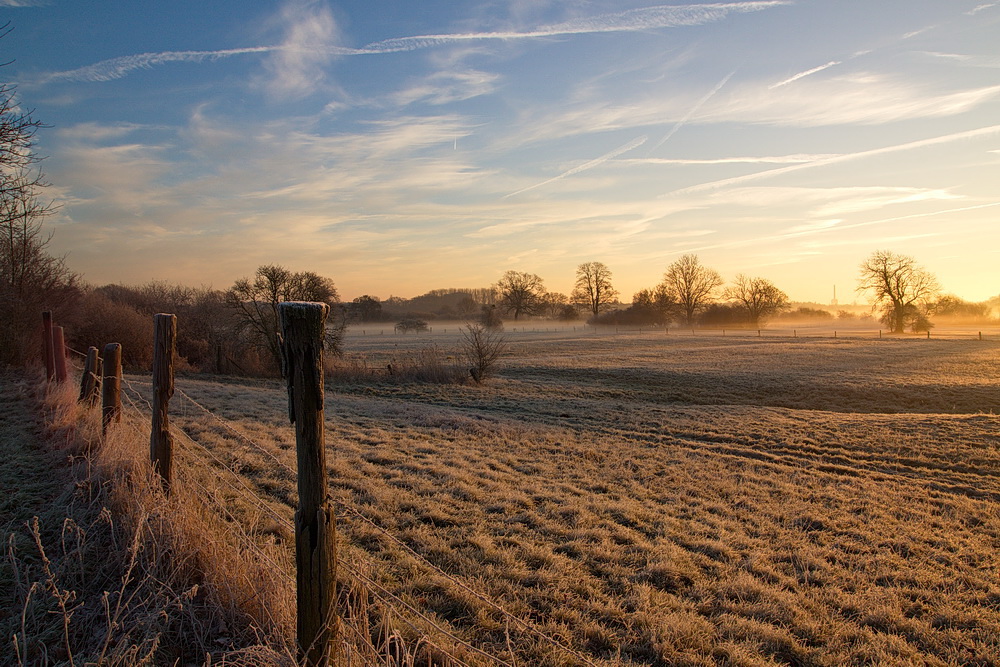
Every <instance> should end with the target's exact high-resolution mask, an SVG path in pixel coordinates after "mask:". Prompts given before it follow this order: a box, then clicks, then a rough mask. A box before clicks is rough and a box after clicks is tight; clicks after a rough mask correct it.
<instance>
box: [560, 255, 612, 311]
mask: <svg viewBox="0 0 1000 667" xmlns="http://www.w3.org/2000/svg"><path fill="white" fill-rule="evenodd" d="M570 298H572V300H573V303H575V304H577V305H579V306H580V307H581V308H586V309H587V310H589V311H590V313H591V315H593V316H595V317H596V316H597V315H599V314H600V313H601V311H602V310H607V309H608V307H609V306H610V305H611V304H612V303H614V302H615V301H616V300H617V299H618V290H616V289H615V288H614V287H613V286H612V284H611V269H609V268H608V267H607V266H605V265H604V264H603V263H601V262H585V263H583V264H581V265H580V266H578V267H576V284H575V285H574V287H573V294H572V295H571V296H570Z"/></svg>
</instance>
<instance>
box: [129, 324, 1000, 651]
mask: <svg viewBox="0 0 1000 667" xmlns="http://www.w3.org/2000/svg"><path fill="white" fill-rule="evenodd" d="M966 333H968V332H966ZM390 334H391V330H390V331H384V330H383V331H379V330H377V329H375V328H372V329H371V330H363V331H362V330H352V331H351V332H350V334H349V335H348V339H347V349H348V357H349V358H348V359H347V360H344V361H342V362H338V363H339V365H340V366H341V367H342V368H343V367H347V366H350V367H352V368H353V369H355V371H356V370H357V369H358V368H368V369H372V372H373V376H372V377H370V378H368V379H358V378H360V377H361V376H360V375H358V374H357V373H353V374H352V373H342V374H341V375H338V374H337V373H334V374H333V375H332V376H331V377H332V379H331V382H330V384H329V387H328V393H327V397H326V428H327V445H328V448H329V463H330V474H331V489H332V494H333V495H334V497H335V498H336V499H337V500H338V501H339V502H341V503H342V504H343V509H342V510H341V512H340V527H339V529H340V535H339V544H340V556H341V558H342V559H343V561H344V562H345V563H347V564H348V565H349V566H350V567H351V568H352V569H353V570H354V571H357V572H363V573H364V575H365V576H366V577H367V578H369V579H370V580H371V581H373V582H376V583H377V585H378V586H380V587H382V588H381V590H385V591H387V592H390V593H391V594H393V595H394V596H396V597H397V598H398V599H399V600H402V601H403V602H405V603H406V604H409V605H412V607H413V608H414V609H416V610H419V611H421V612H423V613H425V614H427V615H430V616H431V617H432V618H434V619H435V620H436V622H437V623H438V624H439V625H441V626H442V627H445V628H446V629H448V630H449V631H450V632H452V633H454V634H455V635H457V636H458V637H461V638H463V639H465V640H467V641H469V642H471V643H473V644H475V645H476V646H478V647H480V648H481V649H483V650H484V651H486V652H488V653H490V654H492V655H495V656H497V657H498V658H499V659H501V660H503V661H505V662H506V663H508V664H516V665H576V664H587V662H590V663H591V664H600V665H675V664H676V665H708V664H733V665H774V664H797V665H799V664H801V665H847V664H859V665H860V664H931V665H954V664H982V665H987V664H1000V555H998V554H1000V416H998V414H1000V341H998V340H997V339H996V337H995V336H993V337H990V336H987V338H986V340H978V338H977V337H976V336H975V335H974V334H973V335H968V336H964V337H956V338H951V339H938V338H933V339H931V340H926V339H924V338H921V337H904V338H888V337H887V338H884V339H881V340H879V339H877V338H875V337H874V336H872V335H870V334H866V335H864V336H861V335H859V336H856V337H843V336H840V337H838V338H836V339H834V338H832V337H831V336H825V337H822V338H820V337H804V336H801V335H800V337H797V338H791V337H790V336H787V335H786V336H771V337H768V336H764V337H761V338H757V337H756V336H755V335H753V334H752V333H750V332H745V334H744V335H727V336H725V337H723V336H722V335H721V332H718V335H698V336H691V335H688V336H683V335H674V332H671V333H670V334H668V335H665V334H664V333H663V332H662V331H659V332H648V331H647V332H643V333H637V332H629V333H619V334H618V335H614V334H613V332H605V333H600V334H593V333H585V332H584V330H583V329H582V328H581V329H580V330H579V331H573V330H569V329H563V330H561V331H541V330H539V331H536V332H534V333H531V332H528V331H525V330H523V329H522V331H520V332H514V331H511V332H510V335H509V343H510V355H509V356H508V357H507V358H505V359H504V362H503V368H502V370H501V372H500V373H499V374H498V375H497V376H496V377H495V378H493V379H492V380H491V381H489V382H488V383H486V384H483V385H476V384H471V383H470V384H462V385H456V384H444V385H439V384H419V383H406V382H399V381H394V379H393V378H391V377H389V376H388V374H387V373H386V372H385V371H384V370H383V369H384V368H385V366H386V364H387V363H392V362H399V361H401V360H405V359H407V358H412V357H413V356H414V355H421V354H425V353H426V350H427V349H428V346H435V347H436V349H437V354H438V356H439V357H440V358H441V359H443V360H444V363H449V364H450V363H455V364H456V365H461V362H460V360H459V359H458V358H457V355H456V353H455V351H456V350H457V340H458V337H457V334H458V329H457V325H455V327H454V329H453V331H452V332H447V331H446V329H444V328H443V327H438V328H437V330H436V331H433V332H430V333H427V334H419V335H418V334H410V335H407V336H395V335H390ZM449 357H455V358H449ZM338 377H339V378H340V379H339V380H338V379H337V378H338ZM345 378H346V379H345ZM132 382H133V383H134V384H137V385H141V384H142V379H141V378H132ZM177 387H178V389H179V390H180V393H179V396H178V397H177V398H175V399H174V402H173V403H172V404H171V411H172V413H173V414H174V416H173V417H172V419H173V421H174V424H176V425H178V426H180V427H181V428H182V429H183V430H184V431H185V432H186V433H187V434H188V435H190V436H191V437H192V438H193V439H194V440H196V441H197V442H198V443H200V445H201V446H203V447H205V448H206V449H207V450H209V451H211V452H212V454H211V456H212V457H214V458H215V459H217V461H211V460H210V459H206V458H204V457H203V456H201V455H199V457H198V458H197V459H195V458H193V457H195V456H196V453H195V452H194V450H182V452H181V455H180V457H179V463H178V465H180V466H184V465H187V466H189V467H190V469H191V470H192V472H191V473H190V474H192V475H199V474H200V475H205V476H208V477H211V476H213V475H216V476H220V477H221V473H218V472H213V466H215V465H217V464H218V462H219V461H221V462H224V463H225V464H226V465H227V466H229V467H230V468H232V469H234V470H237V471H238V472H239V474H240V475H241V476H242V479H243V480H244V482H245V483H246V484H247V485H249V486H250V487H252V488H253V489H254V490H255V491H256V492H257V493H258V494H260V496H261V497H262V498H264V499H265V500H266V503H267V504H268V508H269V509H268V511H267V512H261V511H259V510H254V509H252V508H250V507H249V506H247V507H246V508H245V509H243V510H240V508H239V505H238V503H236V504H234V505H233V509H230V511H231V512H232V513H233V514H234V515H235V516H236V517H237V518H238V519H239V520H240V521H244V522H246V523H247V524H249V525H250V527H251V528H252V530H253V532H255V533H256V534H259V535H262V536H264V537H266V538H267V539H269V540H272V541H274V542H276V543H278V544H287V543H289V542H290V541H291V539H290V538H291V536H290V535H289V534H288V529H287V523H286V522H284V521H281V520H276V519H275V518H274V517H275V516H277V517H279V519H280V518H281V517H288V518H290V517H291V513H292V511H293V510H292V508H293V506H294V503H295V479H294V476H293V473H292V472H291V468H293V467H294V462H295V453H294V435H293V433H292V430H291V427H290V426H289V424H288V417H287V403H286V393H285V390H284V388H283V386H282V385H281V383H280V382H279V381H250V382H248V381H237V380H229V379H216V380H206V379H197V378H192V377H184V378H179V379H178V381H177ZM188 398H190V399H193V400H194V401H197V402H198V403H200V404H201V405H203V406H205V407H207V408H208V409H209V410H211V411H212V412H213V413H214V414H215V415H217V416H218V417H219V418H220V419H221V421H220V419H216V418H215V417H211V416H209V415H207V414H205V413H203V412H202V411H201V410H200V409H199V408H197V407H196V406H195V405H194V404H193V403H192V402H190V401H189V400H188ZM235 434H238V435H235ZM196 461H197V464H196V465H194V464H195V463H196ZM224 495H226V494H224V493H223V494H220V496H224ZM230 495H232V496H233V499H234V502H235V498H236V496H237V495H238V494H236V493H235V492H234V493H232V494H230ZM360 517H364V519H362V518H360ZM288 562H289V563H290V561H288ZM428 562H429V563H430V564H432V565H433V567H432V566H431V565H428V564H427V563H428ZM289 567H291V566H290V565H289ZM435 568H439V569H435ZM493 603H495V604H496V605H499V606H500V607H502V608H503V609H504V610H506V611H507V612H509V613H510V614H511V615H512V616H513V618H514V619H516V620H514V621H512V620H511V617H510V616H507V615H505V614H503V613H501V612H500V611H498V610H497V608H496V607H495V606H494V604H493ZM397 609H399V611H398V614H396V615H390V616H388V617H383V618H382V622H383V623H385V624H386V626H388V627H391V628H392V629H396V630H398V632H399V633H400V634H401V635H403V636H409V637H410V641H411V642H412V641H416V639H417V638H416V635H414V634H413V633H414V632H416V631H415V630H413V627H416V628H418V629H419V630H424V631H427V632H432V630H429V629H428V626H427V625H426V624H425V623H423V621H421V620H419V619H415V618H413V617H412V616H409V617H408V614H409V612H408V611H407V610H406V608H405V606H403V605H402V604H400V605H398V606H397ZM531 629H537V630H540V631H542V632H543V633H544V634H545V635H546V636H548V637H549V638H552V639H554V640H555V642H557V643H561V644H563V645H565V646H568V647H569V650H565V649H563V648H560V647H559V646H557V645H556V644H555V643H553V642H550V641H548V640H546V639H543V638H541V637H540V636H539V635H538V634H536V633H535V632H534V631H533V630H531ZM441 641H446V640H441ZM463 655H464V656H465V657H464V658H463V659H465V660H466V661H468V662H470V663H474V664H490V661H489V660H487V659H486V658H484V657H483V656H477V655H476V654H471V653H468V652H466V653H464V654H463Z"/></svg>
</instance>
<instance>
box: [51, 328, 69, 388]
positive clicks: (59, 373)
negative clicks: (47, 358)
mask: <svg viewBox="0 0 1000 667" xmlns="http://www.w3.org/2000/svg"><path fill="white" fill-rule="evenodd" d="M52 358H53V360H54V361H55V365H56V382H65V381H66V378H67V377H69V375H68V374H67V373H66V333H65V332H64V331H63V328H62V327H52Z"/></svg>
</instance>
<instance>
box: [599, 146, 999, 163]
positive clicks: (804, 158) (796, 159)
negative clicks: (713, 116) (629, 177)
mask: <svg viewBox="0 0 1000 667" xmlns="http://www.w3.org/2000/svg"><path fill="white" fill-rule="evenodd" d="M993 152H994V153H1000V150H997V151H993ZM835 155H840V153H816V154H808V153H797V154H792V155H761V156H757V155H748V156H743V157H718V158H704V159H695V158H665V157H647V158H625V159H624V160H619V161H618V162H619V164H688V165H694V164H802V163H803V162H815V161H816V160H823V159H826V158H829V157H834V156H835Z"/></svg>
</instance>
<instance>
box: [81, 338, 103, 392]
mask: <svg viewBox="0 0 1000 667" xmlns="http://www.w3.org/2000/svg"><path fill="white" fill-rule="evenodd" d="M100 366H101V358H100V357H99V356H97V348H96V347H94V346H93V345H91V346H90V347H89V348H87V361H85V362H84V364H83V377H82V378H80V402H81V403H83V402H84V401H86V402H87V403H88V404H92V403H93V402H94V399H96V398H97V392H98V391H99V390H100V386H101V382H100V375H101V368H100Z"/></svg>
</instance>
